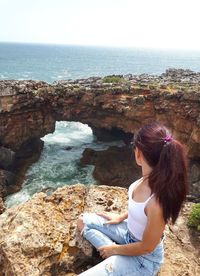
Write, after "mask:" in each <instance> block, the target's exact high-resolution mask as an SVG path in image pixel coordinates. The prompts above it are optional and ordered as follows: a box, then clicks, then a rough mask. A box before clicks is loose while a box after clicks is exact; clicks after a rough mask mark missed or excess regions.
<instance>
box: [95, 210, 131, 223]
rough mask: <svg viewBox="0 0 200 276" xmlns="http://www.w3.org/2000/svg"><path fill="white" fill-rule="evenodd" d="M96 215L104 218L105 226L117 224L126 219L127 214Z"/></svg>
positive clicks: (105, 213)
mask: <svg viewBox="0 0 200 276" xmlns="http://www.w3.org/2000/svg"><path fill="white" fill-rule="evenodd" d="M97 215H99V216H102V217H104V218H105V219H107V221H106V222H105V224H118V223H120V222H122V221H123V220H125V219H126V218H127V217H128V212H125V213H123V214H115V213H110V212H101V213H97Z"/></svg>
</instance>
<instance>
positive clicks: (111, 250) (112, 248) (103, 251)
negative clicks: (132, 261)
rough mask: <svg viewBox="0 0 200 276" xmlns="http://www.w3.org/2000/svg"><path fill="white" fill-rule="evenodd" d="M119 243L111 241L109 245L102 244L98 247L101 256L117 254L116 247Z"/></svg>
mask: <svg viewBox="0 0 200 276" xmlns="http://www.w3.org/2000/svg"><path fill="white" fill-rule="evenodd" d="M118 246H119V245H117V244H115V243H113V244H111V245H104V246H101V247H99V248H98V251H99V253H100V255H101V257H102V258H104V259H106V258H108V257H110V256H112V255H117V248H118Z"/></svg>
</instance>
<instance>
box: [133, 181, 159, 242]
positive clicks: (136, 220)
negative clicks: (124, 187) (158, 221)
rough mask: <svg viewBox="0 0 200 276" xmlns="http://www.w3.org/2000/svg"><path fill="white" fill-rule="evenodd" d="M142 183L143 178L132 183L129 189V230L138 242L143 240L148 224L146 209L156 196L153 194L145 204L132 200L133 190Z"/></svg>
mask: <svg viewBox="0 0 200 276" xmlns="http://www.w3.org/2000/svg"><path fill="white" fill-rule="evenodd" d="M141 181H142V178H140V179H139V180H137V181H135V182H134V183H132V184H131V185H130V187H129V189H128V229H129V231H130V232H131V233H132V234H133V236H134V237H136V239H138V240H142V236H143V233H144V229H145V227H146V224H147V216H146V214H145V212H144V209H145V207H146V205H147V203H148V202H149V200H150V199H151V198H152V197H153V196H154V194H152V195H151V196H150V197H149V198H148V199H147V200H146V201H144V202H136V201H134V200H133V199H132V195H133V190H134V188H136V186H137V185H139V184H140V182H141Z"/></svg>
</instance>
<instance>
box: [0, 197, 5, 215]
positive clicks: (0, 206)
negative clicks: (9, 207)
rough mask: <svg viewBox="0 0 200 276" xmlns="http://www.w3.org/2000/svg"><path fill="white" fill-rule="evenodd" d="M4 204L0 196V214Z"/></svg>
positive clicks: (3, 209)
mask: <svg viewBox="0 0 200 276" xmlns="http://www.w3.org/2000/svg"><path fill="white" fill-rule="evenodd" d="M5 209H6V208H5V205H4V203H3V199H2V198H1V197H0V214H2V213H3V212H4V211H5Z"/></svg>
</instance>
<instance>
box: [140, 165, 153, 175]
mask: <svg viewBox="0 0 200 276" xmlns="http://www.w3.org/2000/svg"><path fill="white" fill-rule="evenodd" d="M151 172H152V168H151V167H150V166H149V165H148V164H146V163H143V164H142V176H143V177H145V176H148V175H149V174H150V173H151Z"/></svg>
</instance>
